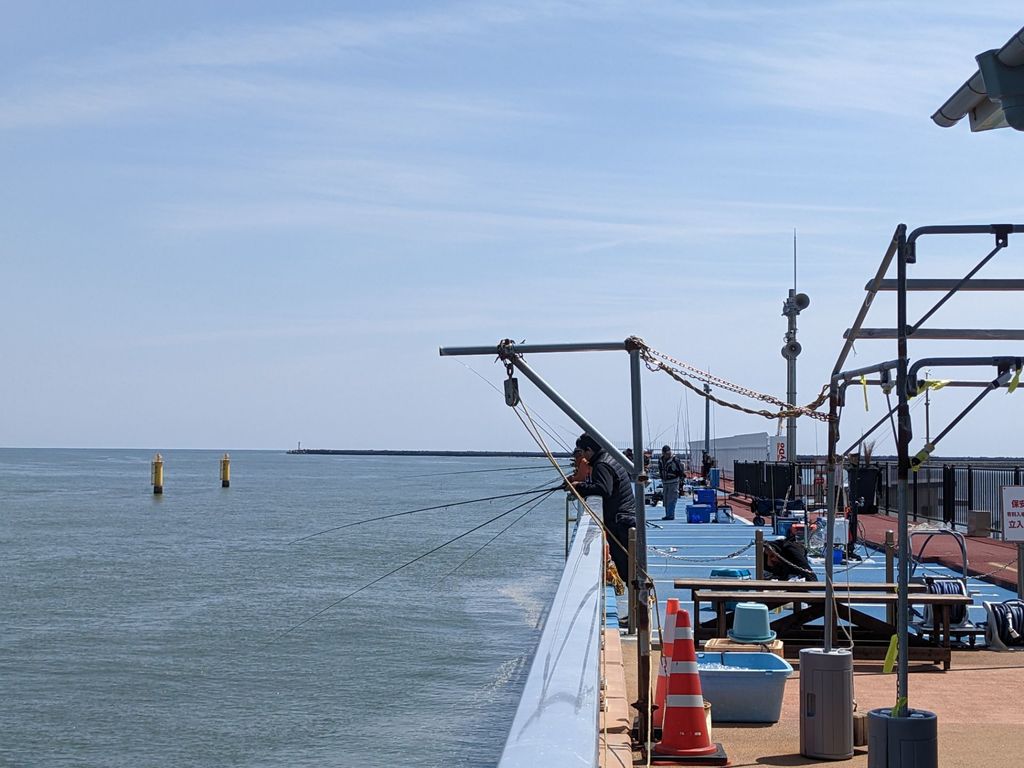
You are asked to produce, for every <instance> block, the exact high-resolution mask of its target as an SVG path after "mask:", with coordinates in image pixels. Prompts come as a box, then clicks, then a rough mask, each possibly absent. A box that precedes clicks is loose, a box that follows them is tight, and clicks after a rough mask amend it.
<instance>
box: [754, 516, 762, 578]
mask: <svg viewBox="0 0 1024 768" xmlns="http://www.w3.org/2000/svg"><path fill="white" fill-rule="evenodd" d="M754 578H755V579H757V580H758V581H760V580H761V579H763V578H764V531H762V530H761V529H760V528H758V529H757V530H756V531H754Z"/></svg>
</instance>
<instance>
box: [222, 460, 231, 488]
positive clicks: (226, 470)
mask: <svg viewBox="0 0 1024 768" xmlns="http://www.w3.org/2000/svg"><path fill="white" fill-rule="evenodd" d="M220 487H221V488H230V487H231V457H230V456H228V455H227V454H226V453H225V454H224V458H223V459H221V460H220Z"/></svg>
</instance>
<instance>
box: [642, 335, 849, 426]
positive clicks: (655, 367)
mask: <svg viewBox="0 0 1024 768" xmlns="http://www.w3.org/2000/svg"><path fill="white" fill-rule="evenodd" d="M628 341H629V342H630V343H631V344H634V345H635V346H636V347H637V349H638V350H639V352H640V357H641V358H643V361H644V364H645V365H646V366H647V368H648V370H651V371H664V372H665V373H667V374H668V375H669V376H671V377H672V378H673V379H675V380H676V381H678V382H679V383H680V384H682V385H683V386H685V387H689V388H690V389H692V390H693V391H694V392H696V393H697V394H699V395H700V396H701V397H706V398H707V399H708V400H711V401H712V402H714V403H717V404H718V405H721V406H724V407H726V408H732V409H734V410H737V411H742V412H743V413H749V414H751V415H753V416H763V417H764V418H766V419H787V418H790V417H793V416H808V417H810V418H812V419H817V420H819V421H828V420H829V416H828V414H827V413H821V412H820V411H818V410H817V408H819V407H820V406H821V405H822V404H823V403H824V402H825V401H826V400H828V386H827V385H826V386H824V387H822V388H821V392H820V393H819V394H818V396H817V397H816V398H815V399H814V400H813V401H812V402H810V403H808V404H807V405H792V404H790V403H786V402H784V401H782V400H779V399H778V398H777V397H774V396H772V395H766V394H764V393H763V392H756V391H754V390H752V389H747V388H746V387H741V386H739V385H738V384H733V383H732V382H730V381H726V380H725V379H721V378H719V377H718V376H712V375H711V374H710V373H708V372H707V371H702V370H701V369H699V368H695V367H694V366H692V365H689V364H687V363H684V362H682V361H681V360H676V359H675V358H674V357H671V356H669V355H666V354H665V353H664V352H658V351H657V350H654V349H652V348H651V347H650V346H648V344H647V343H646V342H645V341H644V340H643V339H641V338H640V337H638V336H631V337H630V338H629V339H628ZM687 377H689V378H692V379H695V380H697V381H699V382H703V383H705V384H713V385H714V386H716V387H718V388H720V389H724V390H727V391H729V392H734V393H736V394H737V395H742V396H743V397H748V398H750V399H751V400H759V401H761V402H764V403H768V404H770V405H774V406H776V407H777V408H778V409H779V410H778V411H769V410H767V409H764V408H760V409H754V408H745V407H743V406H742V405H737V404H736V403H730V402H728V401H727V400H722V399H721V398H718V397H715V396H714V395H712V394H710V393H708V392H705V391H704V390H703V389H702V388H700V387H698V386H696V385H695V384H694V383H693V382H691V381H689V378H687Z"/></svg>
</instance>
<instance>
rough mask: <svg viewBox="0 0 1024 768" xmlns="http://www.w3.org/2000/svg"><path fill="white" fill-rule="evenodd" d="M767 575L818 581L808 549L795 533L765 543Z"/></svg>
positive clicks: (782, 579) (781, 578) (780, 578)
mask: <svg viewBox="0 0 1024 768" xmlns="http://www.w3.org/2000/svg"><path fill="white" fill-rule="evenodd" d="M764 570H765V576H766V577H767V578H769V579H775V580H778V581H789V580H790V579H793V578H801V579H803V580H804V581H817V580H818V576H817V574H816V573H815V572H814V570H813V569H812V568H811V564H810V562H809V561H808V560H807V549H806V547H804V544H803V542H802V541H800V540H799V539H798V538H797V537H796V536H795V535H790V536H786V538H785V539H782V540H776V541H766V542H765V544H764Z"/></svg>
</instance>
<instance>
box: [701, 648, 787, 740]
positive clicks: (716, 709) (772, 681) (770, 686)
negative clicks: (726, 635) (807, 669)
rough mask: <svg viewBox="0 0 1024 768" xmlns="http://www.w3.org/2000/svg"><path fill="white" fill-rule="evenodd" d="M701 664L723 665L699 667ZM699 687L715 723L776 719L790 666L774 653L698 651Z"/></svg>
mask: <svg viewBox="0 0 1024 768" xmlns="http://www.w3.org/2000/svg"><path fill="white" fill-rule="evenodd" d="M701 664H715V665H724V668H721V667H719V668H715V669H701V667H700V665H701ZM697 665H698V666H697V669H698V670H699V672H700V687H701V690H702V691H703V693H704V700H705V701H709V702H711V720H712V721H713V722H716V723H777V722H778V721H779V716H780V715H781V714H782V694H783V692H784V691H785V690H786V678H787V677H789V676H790V675H791V674H792V673H793V667H792V666H791V665H790V663H789V662H788V661H786V660H785V659H780V658H779V657H778V656H776V655H775V654H774V653H744V652H733V653H730V652H728V651H726V652H724V653H718V652H704V653H698V654H697Z"/></svg>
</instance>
